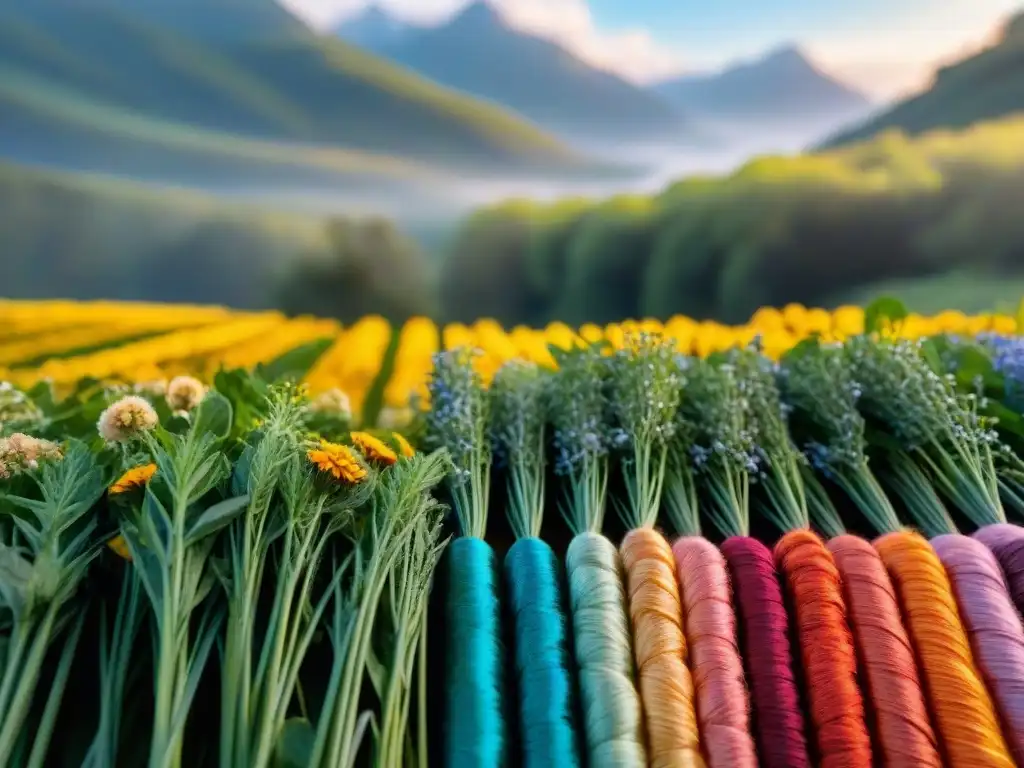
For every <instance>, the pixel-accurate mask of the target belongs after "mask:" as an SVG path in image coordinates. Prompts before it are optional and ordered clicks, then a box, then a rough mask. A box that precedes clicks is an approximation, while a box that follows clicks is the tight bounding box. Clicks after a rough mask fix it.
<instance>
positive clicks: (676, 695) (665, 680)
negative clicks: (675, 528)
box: [619, 528, 705, 768]
mask: <svg viewBox="0 0 1024 768" xmlns="http://www.w3.org/2000/svg"><path fill="white" fill-rule="evenodd" d="M619 552H620V553H621V555H622V565H623V567H624V568H625V570H626V594H627V595H628V600H629V613H630V618H631V619H632V622H633V651H634V654H635V656H636V666H637V678H638V682H639V688H640V699H641V701H642V702H643V709H644V719H645V721H646V725H647V739H648V757H649V759H650V765H651V768H695V767H697V766H699V767H700V768H703V766H704V765H705V762H704V757H703V755H702V754H701V751H700V737H699V735H698V730H697V714H696V711H695V709H694V688H693V678H692V677H691V676H690V670H689V669H688V668H687V666H686V653H687V649H686V636H685V634H684V631H683V625H682V622H683V617H682V607H681V606H680V603H679V587H678V585H677V584H676V575H675V563H674V562H673V560H672V549H671V547H669V545H668V542H667V541H665V537H664V536H662V535H661V534H660V533H658V532H657V531H655V530H654V529H653V528H636V529H634V530H632V531H630V532H629V533H628V534H626V537H625V538H624V539H623V540H622V546H621V547H620V548H619Z"/></svg>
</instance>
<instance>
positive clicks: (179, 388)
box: [167, 376, 206, 412]
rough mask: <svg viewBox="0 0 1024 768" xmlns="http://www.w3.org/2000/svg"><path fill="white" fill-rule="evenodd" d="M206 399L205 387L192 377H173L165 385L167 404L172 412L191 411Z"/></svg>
mask: <svg viewBox="0 0 1024 768" xmlns="http://www.w3.org/2000/svg"><path fill="white" fill-rule="evenodd" d="M204 397H206V387H205V386H204V385H203V382H201V381H200V380H199V379H197V378H194V377H192V376H175V377H174V378H173V379H171V382H170V384H168V385H167V404H168V405H169V406H170V407H171V410H173V411H176V412H177V411H185V412H188V411H191V410H192V409H193V408H195V407H196V406H197V405H199V403H201V402H202V400H203V398H204Z"/></svg>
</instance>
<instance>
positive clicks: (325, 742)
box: [308, 453, 451, 768]
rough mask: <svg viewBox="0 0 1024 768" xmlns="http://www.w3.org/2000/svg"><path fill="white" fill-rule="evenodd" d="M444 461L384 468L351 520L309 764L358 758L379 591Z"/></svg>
mask: <svg viewBox="0 0 1024 768" xmlns="http://www.w3.org/2000/svg"><path fill="white" fill-rule="evenodd" d="M450 469H451V464H450V462H449V460H448V458H447V456H446V455H445V454H444V453H434V454H430V455H426V454H417V455H416V456H414V457H413V458H411V459H409V460H407V461H400V462H398V463H397V464H395V465H394V466H393V467H391V468H390V469H388V470H387V471H386V472H384V473H383V474H382V476H381V478H380V481H379V482H378V483H377V486H376V488H375V491H374V494H373V500H372V503H371V505H370V509H369V511H368V513H367V514H366V516H365V518H363V519H362V520H358V521H357V522H358V524H359V530H357V531H355V532H354V534H355V548H354V550H353V551H352V553H351V555H350V557H349V559H348V560H347V561H346V563H345V565H344V566H343V567H344V568H346V569H347V570H350V573H349V574H347V576H349V577H350V578H349V580H348V584H347V589H346V585H343V584H342V583H341V582H337V583H335V585H334V589H333V603H334V611H333V616H332V619H331V623H330V625H329V633H330V638H331V644H332V646H333V649H334V660H333V663H332V666H331V672H330V677H329V680H328V686H327V692H326V695H325V698H324V703H323V707H322V709H321V712H320V716H319V718H318V720H317V724H316V730H315V736H314V738H313V747H312V750H311V754H310V758H309V762H308V765H310V766H311V767H312V768H327V766H345V767H348V766H352V765H353V764H354V762H355V760H356V757H357V755H358V753H359V749H360V744H361V742H362V738H363V736H364V735H365V732H366V730H367V728H369V726H370V724H371V723H372V722H373V720H374V718H373V713H372V711H361V710H360V707H359V703H360V701H359V700H360V691H361V689H362V684H363V679H364V677H365V675H366V673H367V670H368V665H370V663H371V659H372V658H373V657H372V656H371V640H372V636H373V630H374V627H375V626H376V622H377V615H378V611H379V608H380V605H381V598H382V597H383V595H384V594H385V590H386V589H387V587H388V584H389V581H390V580H391V578H392V573H393V570H394V568H395V567H396V564H397V563H398V562H399V558H400V557H401V556H402V555H403V554H405V553H407V546H408V545H409V539H410V538H411V537H414V536H415V535H416V531H417V527H418V526H419V525H420V524H421V521H422V520H423V518H424V516H425V515H428V514H430V513H431V511H432V510H436V506H435V505H434V504H433V502H430V503H427V502H425V500H424V499H425V495H426V494H427V493H429V491H430V490H431V489H433V488H434V487H435V486H436V485H437V484H438V483H440V482H441V480H442V479H443V478H444V477H445V476H446V475H447V474H449V471H450ZM335 570H337V569H335ZM424 570H425V566H424ZM421 573H422V571H421ZM389 677H390V673H385V674H381V675H380V679H381V680H382V679H386V678H389ZM392 717H394V714H392ZM389 722H390V721H389Z"/></svg>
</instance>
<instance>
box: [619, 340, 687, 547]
mask: <svg viewBox="0 0 1024 768" xmlns="http://www.w3.org/2000/svg"><path fill="white" fill-rule="evenodd" d="M609 392H610V400H611V409H612V414H613V418H614V421H615V431H614V432H613V435H614V438H613V440H614V442H615V444H616V447H621V448H622V449H623V451H624V453H623V456H622V467H623V476H624V479H625V483H626V494H627V499H628V501H627V506H626V508H625V509H623V510H621V512H622V517H623V520H624V522H625V523H626V525H628V526H630V527H632V528H645V527H651V526H653V525H654V524H655V523H656V522H657V520H658V512H659V511H660V509H661V495H662V489H663V488H664V485H665V472H666V469H667V458H668V446H669V444H670V442H671V441H672V438H673V437H674V435H675V429H676V412H677V410H678V409H679V402H680V398H681V396H682V377H681V376H680V372H679V365H678V363H677V361H676V352H675V347H674V344H673V343H672V342H671V340H668V339H665V338H663V337H661V336H657V335H654V334H649V333H638V334H630V335H627V336H626V338H625V339H624V343H623V346H622V348H621V349H618V350H616V351H615V353H614V354H613V355H612V356H611V358H610V360H609Z"/></svg>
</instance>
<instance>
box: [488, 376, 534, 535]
mask: <svg viewBox="0 0 1024 768" xmlns="http://www.w3.org/2000/svg"><path fill="white" fill-rule="evenodd" d="M545 386H546V380H545V377H544V374H542V372H541V369H540V368H539V367H538V366H537V365H534V364H533V363H527V362H522V361H518V360H513V361H511V362H508V363H506V364H505V365H503V366H502V367H501V368H500V369H499V370H498V372H497V374H495V376H494V381H493V382H492V383H491V389H490V397H491V423H490V436H491V444H492V446H493V452H494V458H495V463H496V464H497V465H498V466H503V467H504V468H505V469H506V471H507V474H508V492H509V506H508V517H509V523H510V524H511V526H512V532H513V533H514V534H515V536H516V538H526V537H529V536H539V535H540V528H541V523H542V521H543V518H544V473H545V455H544V454H545V426H546V424H545V422H546V414H545V411H546V408H545V395H546V389H545Z"/></svg>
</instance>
